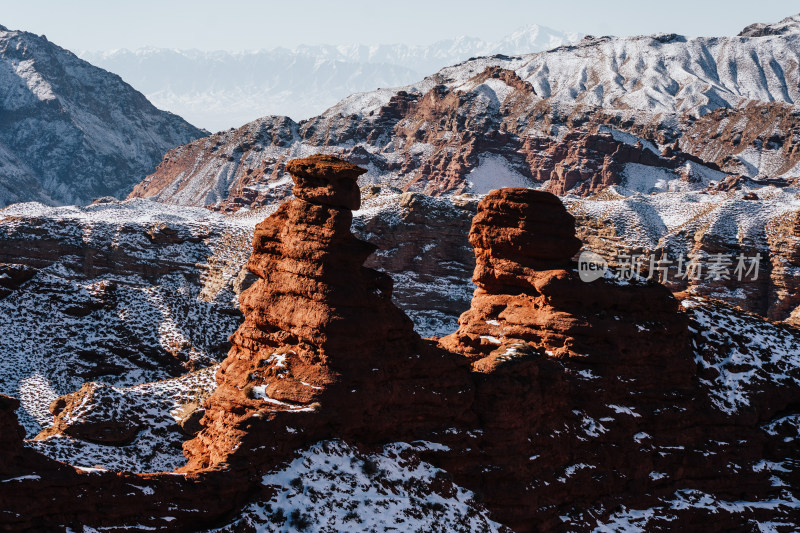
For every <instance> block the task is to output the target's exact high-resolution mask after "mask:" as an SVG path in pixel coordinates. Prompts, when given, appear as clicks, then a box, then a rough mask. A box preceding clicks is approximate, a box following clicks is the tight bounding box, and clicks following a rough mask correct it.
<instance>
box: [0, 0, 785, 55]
mask: <svg viewBox="0 0 800 533" xmlns="http://www.w3.org/2000/svg"><path fill="white" fill-rule="evenodd" d="M0 5H2V8H0V24H2V25H4V26H6V27H8V28H11V29H23V30H27V31H31V32H34V33H39V34H46V35H47V37H48V38H49V39H50V40H51V41H53V42H55V43H57V44H59V45H61V46H64V47H65V48H69V49H72V50H107V49H113V48H139V47H145V46H154V47H168V48H199V49H204V50H214V49H226V50H243V49H258V48H273V47H276V46H285V47H289V48H291V47H294V46H296V45H298V44H321V43H327V44H339V43H354V42H358V43H366V44H373V43H407V44H429V43H431V42H434V41H436V40H439V39H445V38H450V37H456V36H459V35H469V36H474V37H480V38H482V39H485V40H494V39H499V38H500V37H502V36H504V35H506V34H508V33H510V32H512V31H513V30H515V29H517V28H518V27H520V26H524V25H527V24H534V23H536V24H540V25H543V26H549V27H551V28H554V29H558V30H564V31H576V32H581V33H588V34H592V35H620V36H623V35H635V34H648V33H655V32H675V33H682V34H685V35H734V34H736V33H738V32H739V31H740V30H741V29H742V28H743V27H744V26H746V25H747V24H750V23H752V22H775V21H777V20H780V19H782V18H784V17H787V16H789V15H793V14H796V13H797V12H799V11H800V3H798V2H797V1H796V0H794V1H784V0H761V1H753V0H747V1H740V0H728V1H718V0H669V1H661V2H653V1H641V0H640V1H631V0H605V1H603V0H592V1H589V0H573V1H563V0H561V1H560V0H549V1H546V2H544V1H542V2H540V1H528V2H525V1H519V0H483V1H475V0H459V1H442V0H440V1H436V0H399V1H392V2H380V1H377V0H371V1H367V0H356V1H320V0H315V1H312V0H294V1H282V2H273V1H262V2H257V1H254V0H213V1H210V0H191V1H189V0H136V1H121V0H69V1H64V0H60V1H36V0H28V1H24V2H20V1H19V0H13V1H8V0H2V2H1V3H0Z"/></svg>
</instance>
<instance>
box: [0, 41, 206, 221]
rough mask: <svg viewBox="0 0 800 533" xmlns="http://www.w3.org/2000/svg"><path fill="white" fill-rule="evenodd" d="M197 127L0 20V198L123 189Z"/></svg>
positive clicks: (66, 199) (74, 199)
mask: <svg viewBox="0 0 800 533" xmlns="http://www.w3.org/2000/svg"><path fill="white" fill-rule="evenodd" d="M202 133H203V132H202V131H201V130H198V129H197V128H195V127H193V126H192V125H190V124H188V123H187V122H186V121H184V120H183V119H181V118H180V117H178V116H175V115H173V114H171V113H166V112H163V111H159V110H158V109H156V108H155V107H153V105H152V104H150V103H149V102H148V101H147V99H146V98H145V97H144V96H143V95H142V94H141V93H139V92H137V91H135V90H134V89H133V88H131V87H130V86H129V85H127V84H125V83H124V82H123V81H122V80H121V79H120V78H119V77H118V76H116V75H113V74H110V73H108V72H106V71H104V70H102V69H99V68H97V67H94V66H92V65H90V64H89V63H87V62H85V61H83V60H81V59H78V58H77V57H76V56H75V55H74V54H72V53H71V52H69V51H67V50H64V49H63V48H60V47H58V46H56V45H54V44H52V43H50V42H49V41H48V40H47V39H46V38H44V37H40V36H37V35H34V34H31V33H27V32H23V31H11V30H8V29H6V28H4V27H0V206H5V205H8V204H10V203H13V202H20V201H33V200H35V201H41V202H45V203H50V204H53V203H55V204H64V203H88V202H89V201H91V200H92V199H93V198H97V197H100V196H107V195H116V196H120V195H125V194H127V193H128V192H129V190H130V188H131V187H132V185H133V184H134V183H136V182H137V181H138V180H140V179H141V177H142V176H144V175H146V174H147V173H148V172H150V171H152V169H153V168H154V166H155V163H156V162H157V161H158V160H159V158H161V157H162V156H163V154H164V153H165V152H166V151H167V150H168V149H170V148H172V147H174V146H175V145H177V144H181V143H185V142H188V141H191V140H192V139H196V138H197V137H200V136H201V135H202Z"/></svg>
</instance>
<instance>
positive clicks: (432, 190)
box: [131, 34, 800, 210]
mask: <svg viewBox="0 0 800 533" xmlns="http://www.w3.org/2000/svg"><path fill="white" fill-rule="evenodd" d="M598 58H599V59H598ZM798 63H800V35H798V34H789V35H778V36H774V35H773V36H766V37H752V38H750V37H725V38H719V37H698V38H686V37H683V36H678V35H674V34H658V35H654V36H643V37H630V38H612V37H600V38H594V37H587V38H585V39H583V40H582V41H580V42H578V43H574V44H569V45H564V46H561V47H558V48H555V49H553V50H548V51H545V52H539V53H535V54H528V55H523V56H515V57H509V56H504V55H496V56H492V57H482V58H475V59H471V60H467V61H463V62H461V63H458V64H456V65H453V66H450V67H446V68H444V69H442V70H440V71H439V72H437V73H436V74H433V75H431V76H428V77H426V78H424V79H422V80H420V81H418V82H417V83H414V84H411V85H407V86H403V87H397V88H392V89H378V90H376V91H370V92H365V93H357V94H353V95H350V96H348V97H346V98H344V99H343V100H341V101H340V102H339V103H337V104H336V105H334V106H333V107H331V108H329V109H328V110H327V111H325V112H324V113H323V114H321V115H319V116H317V117H314V118H312V119H309V120H305V121H300V122H295V121H293V120H291V119H289V118H286V117H275V116H267V117H263V118H261V119H258V120H256V121H253V122H251V123H248V124H246V125H245V126H243V127H241V128H239V129H238V130H229V131H226V132H220V133H218V134H215V135H213V136H211V137H208V138H205V139H200V140H198V141H195V142H194V143H190V144H188V145H185V146H182V147H179V148H176V149H175V150H173V151H171V152H170V153H169V154H168V156H167V158H165V160H164V161H163V162H162V164H161V165H160V166H159V168H158V170H156V172H155V173H154V174H152V175H151V176H148V177H147V178H146V179H145V180H144V181H143V182H142V183H140V184H139V185H137V186H136V188H135V189H134V192H133V193H132V194H131V197H150V198H154V199H156V200H158V201H164V202H168V203H178V204H187V205H197V206H199V205H213V206H216V207H217V208H221V209H233V210H235V209H238V208H240V207H243V206H255V205H265V203H270V202H274V201H277V200H280V199H282V198H284V197H285V195H286V194H288V190H287V189H286V184H287V182H286V179H287V178H286V174H285V172H284V169H283V164H284V162H285V161H286V160H287V159H289V158H292V157H302V156H304V155H309V154H311V153H314V152H317V151H322V152H326V153H336V154H339V155H340V156H342V157H344V158H345V159H348V160H349V161H351V162H353V163H356V164H359V165H363V166H365V167H366V168H368V169H369V172H368V173H367V174H366V175H365V176H364V177H363V178H362V182H361V183H362V184H366V183H370V182H376V181H383V182H390V183H391V184H392V185H393V186H397V187H400V188H403V189H405V190H412V191H420V192H425V193H427V194H450V193H458V192H481V191H482V190H483V189H482V187H483V186H482V185H480V186H479V185H477V184H478V183H479V182H484V181H486V180H489V181H490V182H491V185H492V187H500V186H506V185H509V184H512V185H513V186H521V185H522V186H524V185H526V184H527V185H530V186H534V185H541V186H548V187H549V190H551V191H553V192H556V193H557V194H566V193H567V192H569V191H571V190H573V189H575V188H576V187H577V188H578V189H577V190H576V191H575V192H576V194H588V193H592V192H597V191H598V190H599V189H600V188H602V186H607V185H611V184H615V183H616V184H618V183H620V181H621V180H622V178H623V174H624V173H625V170H626V168H627V167H626V166H625V165H627V164H629V163H633V164H642V163H644V164H645V165H646V166H649V167H661V168H664V169H665V172H668V173H669V174H670V175H671V176H672V177H671V178H670V180H671V181H674V182H680V181H681V180H683V181H684V182H688V183H689V186H690V187H699V188H703V187H705V186H706V185H707V184H708V182H710V181H721V180H723V179H725V177H726V176H727V175H729V174H735V175H744V176H749V177H753V178H755V177H762V178H763V177H776V176H792V175H793V174H792V173H797V171H796V170H795V169H796V168H800V167H798V164H800V152H797V151H796V150H795V149H794V148H793V147H794V146H795V144H796V142H798V141H800V137H798V136H797V135H796V133H800V115H798V113H797V112H796V111H797V110H796V102H798V99H800V80H798V79H797V77H798V74H797V69H796V65H797V64H798ZM775 117H777V120H773V118H775ZM609 130H610V131H609ZM570 135H571V136H572V137H569V136H570ZM568 137H569V138H568ZM645 146H649V147H650V148H647V149H645V148H643V147H645ZM578 147H582V148H580V149H579V148H578ZM579 152H580V153H579ZM587 153H590V154H591V157H589V158H587ZM661 153H663V154H665V155H663V156H660V155H659V154H661ZM659 157H661V159H659ZM607 158H611V159H610V162H607V161H606V159H607ZM615 161H616V163H615ZM484 165H489V166H493V168H494V167H496V168H495V170H494V171H492V172H488V170H487V169H484ZM498 168H499V169H505V170H503V171H502V172H499V171H497V169H498ZM473 172H474V174H473ZM487 172H488V173H487ZM489 174H492V175H494V176H501V177H502V176H505V177H502V178H492V179H493V180H494V181H492V179H489ZM484 175H485V176H484ZM597 176H602V180H601V181H602V183H600V182H598V180H597V178H596V177H597ZM498 180H500V181H498ZM504 180H505V181H504ZM486 183H487V184H489V182H486ZM693 184H696V185H693ZM487 186H488V185H487ZM483 192H486V191H485V190H484V191H483Z"/></svg>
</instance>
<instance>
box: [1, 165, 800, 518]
mask: <svg viewBox="0 0 800 533" xmlns="http://www.w3.org/2000/svg"><path fill="white" fill-rule="evenodd" d="M288 166H289V168H293V169H295V172H297V173H298V174H302V176H301V177H300V178H298V180H297V190H296V193H295V194H296V195H297V196H298V198H296V199H294V200H292V201H290V202H287V203H286V204H284V205H283V206H282V207H281V208H280V209H279V210H278V211H277V212H276V213H274V214H273V215H271V216H270V217H268V218H267V219H266V220H264V221H263V222H262V223H261V224H259V226H258V227H257V230H256V233H255V236H254V253H253V255H252V257H251V259H250V262H249V264H248V266H249V268H250V269H251V271H252V272H253V273H254V274H256V275H257V276H258V278H259V279H258V281H257V282H256V283H255V284H254V285H253V286H252V287H251V288H250V289H248V290H247V291H246V292H245V293H244V294H243V296H242V299H241V302H242V309H243V311H244V314H245V322H244V324H242V326H241V327H240V328H239V330H237V332H236V334H235V335H234V336H233V337H232V345H233V347H232V349H231V351H230V353H229V356H228V358H227V359H226V360H225V362H224V363H223V365H222V366H221V368H220V371H219V373H218V375H217V380H218V383H219V387H218V389H217V390H216V392H215V393H214V394H213V395H212V396H211V397H210V398H209V399H208V400H207V402H206V404H205V410H206V414H205V417H204V418H203V420H202V426H203V430H202V431H201V432H200V433H199V434H198V436H197V437H196V438H195V439H193V440H192V441H189V442H187V443H186V445H185V452H186V455H187V457H188V458H189V463H188V465H187V466H186V467H185V468H184V469H183V470H184V474H183V475H174V474H150V475H134V474H128V473H111V472H103V473H99V474H91V476H92V477H87V476H88V475H87V474H86V473H79V472H78V471H76V470H75V469H72V468H71V467H67V466H65V465H59V464H57V463H55V462H53V461H49V460H47V459H44V458H42V457H41V456H39V455H38V454H36V453H35V452H32V451H30V450H27V451H26V450H24V449H23V447H22V444H21V438H22V436H21V435H20V434H19V431H17V430H16V421H15V420H14V417H13V415H12V414H11V412H12V410H13V409H14V408H15V407H16V404H15V403H14V402H13V401H10V400H8V399H5V398H3V397H0V453H2V457H1V459H2V461H0V465H7V464H14V465H20V466H15V467H14V468H16V470H8V469H7V467H6V470H0V476H1V477H3V478H7V477H9V476H10V475H15V476H17V477H23V476H30V477H24V479H17V478H12V479H0V481H1V482H2V483H0V509H2V510H10V512H9V513H7V514H6V515H3V518H4V519H5V523H3V524H0V525H2V526H3V527H6V529H37V528H38V529H43V528H44V529H47V528H50V529H52V528H53V527H56V526H59V525H62V524H80V525H84V524H88V525H91V526H114V525H119V524H125V525H128V524H133V523H137V524H141V525H144V526H147V527H162V526H165V527H167V528H175V529H196V528H197V527H199V525H200V524H207V523H209V521H211V520H215V519H219V518H220V517H221V516H223V515H226V514H227V515H230V513H232V512H235V511H236V509H237V508H240V507H241V505H242V504H243V503H245V502H246V501H247V497H248V496H249V495H252V494H255V493H257V491H258V490H259V488H258V485H259V480H260V479H261V475H262V474H264V472H265V471H267V470H268V469H270V468H271V467H272V466H274V465H276V464H277V463H279V462H281V461H284V460H286V459H288V458H290V457H291V456H292V454H293V453H294V452H295V451H296V450H297V449H298V448H301V447H303V446H306V445H308V444H310V443H314V442H317V441H319V440H321V439H327V438H342V439H344V440H347V441H353V442H357V443H359V444H366V445H370V444H377V443H382V442H387V441H408V440H415V439H424V440H429V441H432V442H433V443H437V445H432V446H430V448H429V449H428V451H427V452H423V458H424V459H426V460H429V461H431V462H433V463H434V464H436V465H438V466H441V467H442V468H444V469H445V470H447V471H448V472H449V473H450V474H452V475H453V477H454V479H455V481H456V482H457V483H458V484H460V485H462V486H465V487H467V488H470V489H472V490H476V491H478V492H479V493H480V494H481V495H482V497H483V499H484V501H485V503H486V505H487V507H488V508H489V509H490V510H491V511H492V512H493V514H494V516H496V517H497V519H498V520H499V521H501V522H502V523H504V524H508V525H509V526H511V527H512V528H514V529H515V530H517V531H521V532H527V531H561V530H564V529H576V530H588V529H590V528H593V527H594V526H595V523H596V522H597V521H598V520H601V519H602V520H607V519H610V515H611V514H613V513H615V512H616V511H617V510H620V509H648V508H649V507H652V506H654V505H656V504H658V503H659V502H660V503H661V504H663V503H664V502H665V501H667V502H668V501H670V500H669V498H671V497H675V496H674V495H676V494H678V491H704V492H705V493H708V494H712V495H713V496H714V497H717V498H719V499H721V500H724V501H741V500H742V498H748V499H750V500H751V501H770V499H774V498H777V497H785V496H783V495H782V493H781V490H782V489H781V487H780V486H778V485H779V484H778V485H776V484H775V483H774V479H778V480H779V481H781V483H785V482H786V481H785V480H789V481H790V482H793V480H794V479H796V475H795V474H794V473H793V472H789V473H788V474H786V475H784V473H781V471H778V472H777V473H775V472H774V471H772V472H771V471H770V470H769V468H771V467H768V466H765V465H767V462H769V461H773V462H776V461H777V462H780V461H783V460H785V459H786V458H787V457H789V458H791V453H793V452H792V449H791V447H790V446H788V445H787V444H786V443H785V441H784V440H783V439H784V436H785V435H786V434H787V431H790V430H791V420H788V419H787V420H784V419H783V418H786V417H787V416H789V417H791V416H795V415H796V413H795V411H796V402H797V398H798V397H800V390H798V387H797V383H798V382H800V377H798V376H796V373H797V369H796V368H795V369H792V368H791V361H788V362H781V361H777V362H774V361H771V360H767V358H765V359H763V360H762V359H758V360H754V362H752V363H751V364H750V365H749V366H747V367H746V368H743V367H742V365H740V364H739V363H738V362H737V363H736V364H735V365H734V366H735V368H726V366H725V365H726V364H728V363H726V362H725V361H724V360H725V359H726V358H727V359H729V357H728V356H729V355H730V353H731V352H730V350H731V349H732V347H731V345H730V344H729V343H728V342H727V341H724V342H723V341H719V342H718V341H717V340H716V339H719V338H720V335H719V334H718V333H716V332H712V333H711V334H709V333H708V332H707V331H706V330H707V329H708V326H702V327H701V320H700V319H699V318H698V319H697V320H696V321H695V322H693V328H694V329H693V330H692V337H691V340H692V342H693V343H694V345H695V346H704V345H708V348H707V351H705V352H697V353H695V351H693V349H692V347H691V345H690V330H689V319H688V318H687V316H686V315H685V314H684V313H681V312H680V311H679V308H678V303H677V300H675V298H674V297H673V296H672V295H671V294H670V293H669V291H668V290H667V289H665V288H664V287H662V286H660V285H656V284H653V285H640V284H633V283H619V282H615V281H611V280H606V279H602V278H601V279H599V280H596V281H594V282H591V283H585V282H583V281H581V280H580V278H579V276H578V274H577V273H576V271H575V269H574V265H573V264H572V262H571V258H572V257H573V256H574V254H575V253H576V252H577V251H578V249H579V246H580V243H579V242H578V240H577V239H576V238H575V227H574V220H573V218H572V217H571V216H570V215H568V214H567V213H566V211H565V209H564V207H563V205H561V203H560V202H559V201H558V199H557V198H556V197H555V196H553V195H550V194H549V193H543V192H536V191H531V190H528V189H504V190H499V191H495V192H493V193H491V194H489V195H488V196H487V197H486V198H485V199H484V200H483V201H482V202H480V204H479V206H478V214H477V215H476V217H475V220H474V224H473V227H472V229H471V232H470V242H472V243H473V245H474V246H475V252H476V257H477V267H476V270H475V281H476V284H477V285H478V288H477V290H476V291H475V295H474V298H473V302H472V308H471V309H470V310H469V311H468V312H466V313H464V315H462V317H461V326H460V328H459V330H458V331H457V332H455V333H454V334H452V335H450V336H448V337H446V338H444V339H442V341H441V345H442V346H443V347H445V348H447V350H449V351H445V350H443V349H440V348H437V347H436V346H434V345H432V344H431V343H428V342H426V341H423V340H422V339H420V338H419V336H418V335H416V334H415V333H414V332H413V330H412V327H411V323H410V321H409V319H408V318H407V317H406V316H405V315H404V314H403V313H402V312H401V311H399V310H398V309H397V308H396V307H395V306H394V305H393V304H392V302H391V288H392V285H391V280H390V279H389V278H388V277H387V276H386V275H384V274H381V273H378V272H376V271H374V270H371V269H368V268H366V267H364V266H363V262H364V260H365V259H366V257H367V256H368V255H369V254H370V253H371V252H372V250H373V248H372V246H371V245H368V244H367V243H364V242H362V241H359V240H358V239H356V238H355V237H354V236H353V235H352V234H351V233H350V223H351V217H352V214H351V212H350V208H349V207H350V206H354V205H358V196H356V195H353V193H352V191H353V190H354V189H353V187H354V186H355V179H356V177H357V175H358V173H359V171H360V169H358V168H357V167H355V166H352V165H348V164H346V163H344V162H342V161H337V160H334V159H332V158H329V157H325V156H313V157H311V158H307V159H304V160H300V161H296V162H291V163H289V165H288ZM301 183H302V184H304V185H302V186H301ZM355 190H357V189H355ZM304 196H305V197H306V198H308V199H303V197H304ZM709 316H710V315H709ZM709 316H707V317H706V319H707V321H710V318H709ZM724 317H725V314H724V313H721V314H720V315H719V317H716V318H720V319H721V318H724ZM711 318H715V317H711ZM748 320H750V321H752V322H754V323H755V322H758V321H759V320H760V319H757V318H754V317H750V318H749V319H748ZM748 327H751V326H748ZM704 328H705V329H704ZM770 334H771V335H772V336H773V337H775V338H776V339H777V338H778V337H779V336H778V334H777V333H775V332H771V333H770ZM786 334H787V335H794V334H792V333H786ZM743 336H744V335H742V337H743ZM797 338H800V336H798V337H797ZM731 339H733V337H731ZM735 340H736V349H737V350H739V352H738V353H740V354H741V353H744V352H743V350H746V349H747V346H748V342H749V339H743V340H742V339H738V338H737V339H735ZM726 350H728V351H726ZM717 356H718V357H717ZM770 357H771V355H770ZM720 361H722V362H720ZM770 365H772V366H770ZM776 365H777V366H776ZM780 365H785V366H780ZM701 367H702V368H701ZM763 368H768V369H769V370H768V371H766V373H765V371H763ZM743 369H744V370H745V371H749V369H752V375H751V379H752V378H753V377H754V376H755V377H757V378H758V388H753V390H750V388H747V390H746V391H745V392H746V393H747V394H751V393H752V401H753V405H752V406H751V407H752V408H751V409H743V410H742V411H741V412H731V413H727V414H726V412H723V411H722V410H720V409H719V407H718V404H717V403H715V402H714V401H713V398H712V393H713V392H714V391H712V389H711V383H712V382H713V381H714V380H715V379H717V376H718V375H720V373H721V372H737V373H738V372H740V371H741V370H743ZM779 371H780V372H779ZM759 372H761V373H760V374H759ZM715 373H716V375H715ZM773 376H774V377H775V379H772V380H770V381H768V382H766V384H765V383H764V382H763V381H764V380H765V379H769V378H772V377H773ZM723 381H725V380H724V379H723ZM56 407H58V406H56ZM56 410H57V409H56ZM781 417H783V418H781ZM766 423H770V424H773V423H774V424H777V425H776V427H778V426H780V427H778V430H779V431H778V430H776V432H774V435H775V436H773V434H772V433H769V432H766V431H764V430H763V429H762V426H763V425H764V424H766ZM20 454H22V455H24V457H23V459H24V461H17V457H20ZM7 459H9V460H10V461H12V462H11V463H9V462H8V461H7ZM26 461H27V462H26ZM765 461H766V462H765ZM789 462H790V461H789ZM789 462H787V464H788V463H789ZM770 464H771V463H770ZM776 464H777V463H776ZM1 468H3V466H0V469H1ZM52 472H57V474H55V475H51V473H52ZM776 475H777V476H782V477H778V478H775V476H776ZM792 476H794V477H792ZM773 478H774V479H773ZM6 481H8V482H9V483H13V484H14V485H13V486H14V488H15V489H17V490H14V491H11V490H9V489H8V488H7V486H6V483H5V482H6ZM131 485H133V486H135V487H139V488H140V489H141V490H138V491H136V490H134V491H132V490H131ZM8 486H11V485H8ZM142 487H144V488H142ZM123 498H124V500H123ZM39 499H46V501H55V502H56V504H55V505H54V506H51V507H49V508H47V509H41V508H37V506H36V505H35V503H36V502H37V501H39ZM665 499H666V500H665ZM120 501H124V505H122V506H120V505H117V506H116V507H115V506H114V505H112V504H113V503H118V502H120ZM39 507H41V506H39ZM106 507H108V508H110V509H112V510H111V511H110V512H109V513H108V514H107V515H104V516H98V515H97V512H96V511H97V509H103V508H106ZM198 507H199V508H200V510H199V511H198V510H197V508H198ZM668 509H669V510H668V513H667V515H665V516H664V518H663V520H669V521H671V522H670V524H669V525H672V526H674V525H675V524H678V525H679V526H681V527H688V526H690V525H691V526H695V527H696V526H697V525H698V524H702V526H703V527H704V529H708V530H717V531H723V530H728V529H730V528H733V527H738V526H741V522H742V520H744V518H742V516H743V514H744V515H746V517H748V518H749V517H752V516H756V515H757V516H766V517H767V518H769V517H771V516H772V514H770V513H771V512H775V513H777V511H771V510H770V509H765V508H762V507H760V506H758V505H755V506H753V508H747V509H745V510H744V511H742V512H739V511H737V512H730V511H729V509H727V508H726V509H725V510H724V512H718V511H717V510H716V509H717V508H714V507H710V508H709V507H702V508H701V507H698V506H694V507H692V506H683V507H676V506H673V507H668ZM167 510H168V512H169V515H166V512H167ZM759 513H760V514H759ZM12 515H13V516H12ZM165 516H169V517H170V518H174V520H170V521H168V523H166V524H165V523H164V521H165V520H166V519H165V518H164V517H165ZM137 517H141V518H137ZM134 518H135V519H137V520H138V521H137V522H131V521H130V520H132V519H134ZM6 524H10V526H6Z"/></svg>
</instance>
